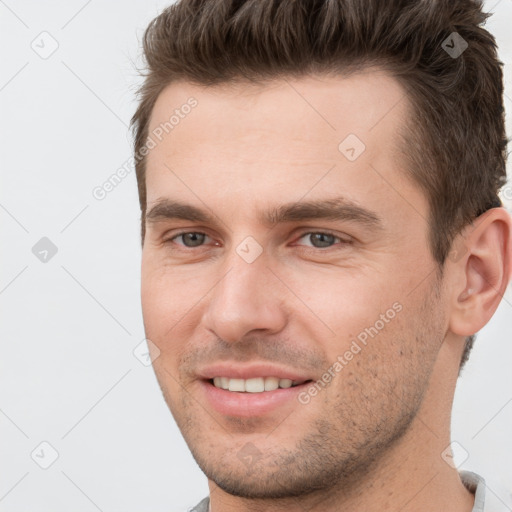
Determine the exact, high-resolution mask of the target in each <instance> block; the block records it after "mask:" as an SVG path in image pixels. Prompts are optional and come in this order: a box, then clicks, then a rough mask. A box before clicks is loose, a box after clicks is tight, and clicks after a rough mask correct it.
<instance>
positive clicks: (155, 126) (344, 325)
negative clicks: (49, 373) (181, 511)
mask: <svg viewBox="0 0 512 512" xmlns="http://www.w3.org/2000/svg"><path fill="white" fill-rule="evenodd" d="M485 19H486V15H485V14H483V13H482V6H481V5H480V2H477V1H474V0H457V1H454V0H444V1H436V2H434V1H432V0H428V1H427V0H424V1H423V0H410V1H404V0H401V1H399V0H394V1H387V2H385V3H384V2H378V1H377V0H351V1H350V0H302V1H292V0H247V1H236V2H235V1H231V0H216V1H212V0H189V1H186V0H183V1H181V2H178V3H177V4H175V5H172V6H171V7H169V8H168V9H166V10H165V11H164V12H163V13H162V14H161V15H160V16H158V17H157V18H156V19H155V20H153V22H152V23H151V24H150V26H149V28H148V30H147V31H146V34H145V37H144V52H145V57H146V60H147V65H148V73H147V75H146V78H145V81H144V84H143V86H142V89H141V102H140V105H139V108H138V110H137V112H136V113H135V115H134V118H133V123H134V127H135V158H136V161H137V178H138V186H139V196H140V203H141V210H142V243H143V252H142V308H143V315H144V324H145V330H146V336H147V338H148V339H149V340H151V341H150V342H149V345H150V349H151V350H152V351H153V358H154V362H153V364H154V369H155V372H156V376H157V378H158V381H159V384H160V386H161V389H162V392H163V395H164V397H165V400H166V402H167V404H168V406H169V408H170V410H171V412H172V414H173V416H174V418H175V420H176V422H177V424H178V426H179V428H180V430H181V431H182V433H183V436H184V438H185V440H186V442H187V443H188V446H189V448H190V450H191V452H192V455H193V456H194V458H195V460H196V461H197V463H198V464H199V466H200V467H201V469H202V470H203V472H204V473H205V474H206V476H207V477H208V481H209V488H210V496H209V498H206V499H205V500H203V502H201V504H199V505H198V506H197V508H196V509H195V510H197V511H206V510H211V512H226V511H235V510H236V511H245V510H246V511H249V510H252V511H256V510H257V511H267V510H272V511H302V510H305V511H310V510H311V511H320V510H321V511H325V512H328V511H339V510H343V511H363V510H364V511H365V512H371V511H374V510H379V511H380V510H383V509H385V510H392V511H398V510H400V511H403V512H408V511H415V512H426V511H434V510H435V511H440V510H450V511H451V512H469V511H471V510H473V511H483V510H484V506H486V505H485V504H484V502H485V501H486V498H485V484H484V480H483V478H482V477H480V476H479V475H476V474H474V473H469V472H461V473H459V472H458V471H457V470H456V469H455V466H456V465H455V464H453V462H452V463H450V456H451V453H450V413H451V406H452V400H453V394H454V389H455V385H456V381H457V377H458V375H459V372H460V369H461V367H462V365H463V364H464V362H465V361H466V359H467V357H468V354H469V351H470V349H471V345H472V343H473V339H474V338H473V335H474V334H475V333H476V332H477V331H479V330H480V329H481V328H482V327H483V326H484V325H485V324H486V323H487V322H488V321H489V319H490V318H491V317H492V315H493V313H494V312H495V310H496V308H497V306H498V304H499V302H500V300H501V297H502V296H503V293H504V292H505V289H506V287H507V283H508V281H509V279H510V274H511V246H510V243H511V236H510V235H511V229H512V228H511V226H512V222H511V219H510V216H509V215H508V214H507V212H506V211H505V209H504V208H502V207H501V203H500V201H499V199H498V191H499V189H500V187H501V186H502V185H503V184H504V182H505V178H506V176H505V155H506V139H505V133H504V119H503V105H502V95H503V89H502V71H501V65H500V63H499V61H498V60H497V56H496V47H495V42H494V39H493V37H492V36H491V35H490V34H489V33H488V32H487V31H486V30H485V29H484V28H482V26H481V25H482V23H483V22H484V21H485ZM488 506H489V505H488V504H487V507H488Z"/></svg>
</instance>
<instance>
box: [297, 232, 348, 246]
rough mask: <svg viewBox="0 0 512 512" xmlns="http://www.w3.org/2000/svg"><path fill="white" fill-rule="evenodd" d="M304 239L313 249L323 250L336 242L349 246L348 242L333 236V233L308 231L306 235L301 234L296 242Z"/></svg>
mask: <svg viewBox="0 0 512 512" xmlns="http://www.w3.org/2000/svg"><path fill="white" fill-rule="evenodd" d="M303 238H306V239H307V240H309V241H310V242H311V244H312V245H311V246H309V247H313V248H315V249H325V248H329V247H332V246H333V244H335V242H336V241H339V242H341V244H349V243H350V241H349V240H344V239H342V238H340V237H339V236H336V235H334V234H333V233H328V232H323V231H314V232H313V231H310V232H308V233H303V234H302V235H301V237H300V238H299V239H298V240H302V239H303Z"/></svg>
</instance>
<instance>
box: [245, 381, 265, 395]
mask: <svg viewBox="0 0 512 512" xmlns="http://www.w3.org/2000/svg"><path fill="white" fill-rule="evenodd" d="M245 391H247V392H248V393H261V392H262V391H265V379H262V378H261V377H256V378H255V379H247V380H246V381H245Z"/></svg>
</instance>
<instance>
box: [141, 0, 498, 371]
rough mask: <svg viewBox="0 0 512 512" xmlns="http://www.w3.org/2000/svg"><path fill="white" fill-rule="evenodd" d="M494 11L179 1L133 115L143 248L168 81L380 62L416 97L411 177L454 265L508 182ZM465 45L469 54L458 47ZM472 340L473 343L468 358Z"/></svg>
mask: <svg viewBox="0 0 512 512" xmlns="http://www.w3.org/2000/svg"><path fill="white" fill-rule="evenodd" d="M488 16H489V14H486V13H484V12H483V11H482V2H481V1H477V0H437V1H433V0H386V2H383V1H382V0H181V1H178V2H177V3H175V4H173V5H171V6H170V7H168V8H167V9H165V10H164V11H163V12H162V13H161V14H160V15H159V16H158V17H156V18H155V19H154V20H153V21H152V22H151V23H150V25H149V27H148V28H147V30H146V32H145V34H144V41H143V45H144V54H145V58H146V62H147V68H148V71H147V74H146V77H145V80H144V83H143V85H142V87H141V89H140V104H139V107H138V108H137V111H136V112H135V114H134V116H133V118H132V126H133V127H134V132H135V148H134V149H135V160H136V175H137V181H138V189H139V200H140V207H141V211H142V219H141V220H142V228H141V234H142V243H144V236H145V213H146V183H145V158H144V157H143V156H141V149H142V148H143V147H144V146H145V144H146V141H147V138H148V125H149V121H150V117H151V112H152V109H153V106H154V104H155V102H156V99H157V97H158V95H159V94H160V92H161V91H162V90H163V89H164V88H165V87H166V86H168V85H169V84H170V83H172V82H175V81H177V80H186V81H189V82H191V83H193V84H199V85H207V86H208V85H210V86H211V85H217V84H227V83H236V82H243V81H251V82H265V81H266V80H271V79H276V78H280V77H281V78H283V77H304V76H307V75H310V74H315V73H327V74H335V75H336V74H340V75H342V74H346V73H349V72H353V71H357V70H358V69H363V68H367V67H369V66H378V67H379V68H382V69H385V70H386V71H388V72H389V73H390V74H391V75H392V76H393V77H395V78H396V79H397V80H398V81H399V82H400V83H401V84H402V86H403V87H404V88H405V90H406V91H407V93H408V95H409V99H410V100H411V105H412V107H413V114H412V119H410V120H409V122H408V125H409V126H408V131H407V132H404V133H403V134H402V146H403V147H402V150H403V153H404V155H405V157H406V162H407V166H408V173H409V174H410V176H411V178H412V180H413V181H414V182H415V183H417V184H418V185H419V187H420V188H421V189H422V190H423V191H424V192H425V194H426V197H427V198H428V201H429V206H430V213H429V219H428V221H429V226H430V227H429V230H430V242H431V250H432V254H433V257H434V258H435V260H436V261H437V262H438V263H439V265H440V266H441V268H442V265H443V263H444V262H445V260H446V258H447V256H448V254H449V251H450V248H451V245H452V242H453V238H454V236H455V235H456V234H457V233H458V232H460V230H461V229H462V228H463V227H464V226H466V225H467V224H469V223H470V222H472V221H473V220H474V219H475V218H476V217H478V216H479V215H481V214H482V213H483V212H484V211H486V210H488V209H489V208H492V207H494V206H500V205H501V202H500V200H499V198H498V191H499V189H500V188H501V187H502V186H503V185H504V184H505V182H506V167H505V160H506V146H507V139H506V136H505V119H504V108H503V77H502V63H501V62H500V61H499V60H498V58H497V51H496V42H495V39H494V37H493V36H492V35H491V34H490V33H489V32H488V31H487V30H485V29H484V28H483V26H482V25H483V24H484V22H485V20H486V19H487V17H488ZM454 33H456V34H455V35H454ZM454 38H455V39H454ZM455 43H457V45H458V47H457V48H458V49H459V50H462V53H460V54H459V55H457V54H454V53H453V52H450V51H449V49H450V48H454V47H455ZM466 45H467V46H466ZM472 343H473V338H472V337H470V338H468V340H467V343H466V350H465V352H464V354H463V357H462V364H463V363H464V362H465V360H466V359H467V357H468V354H469V350H470V349H471V345H472ZM461 366H462V365H461Z"/></svg>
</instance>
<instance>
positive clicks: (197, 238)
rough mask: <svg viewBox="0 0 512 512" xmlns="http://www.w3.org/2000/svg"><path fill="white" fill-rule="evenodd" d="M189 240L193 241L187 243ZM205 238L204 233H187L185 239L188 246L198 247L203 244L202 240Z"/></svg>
mask: <svg viewBox="0 0 512 512" xmlns="http://www.w3.org/2000/svg"><path fill="white" fill-rule="evenodd" d="M187 240H188V241H189V242H192V243H191V244H190V245H189V244H188V243H187ZM203 240H204V235H203V234H202V233H186V234H185V236H184V238H183V241H184V242H185V245H186V246H187V247H196V246H198V245H201V242H203Z"/></svg>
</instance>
